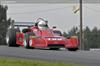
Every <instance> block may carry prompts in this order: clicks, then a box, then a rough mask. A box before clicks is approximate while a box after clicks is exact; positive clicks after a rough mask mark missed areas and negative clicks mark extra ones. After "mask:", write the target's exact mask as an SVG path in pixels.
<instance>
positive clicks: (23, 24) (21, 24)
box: [13, 22, 35, 27]
mask: <svg viewBox="0 0 100 66" xmlns="http://www.w3.org/2000/svg"><path fill="white" fill-rule="evenodd" d="M13 25H14V26H19V27H31V26H33V25H35V22H14V24H13Z"/></svg>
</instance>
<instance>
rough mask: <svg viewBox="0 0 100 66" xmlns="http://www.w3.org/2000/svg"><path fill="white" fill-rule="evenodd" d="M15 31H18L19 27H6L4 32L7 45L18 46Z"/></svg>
mask: <svg viewBox="0 0 100 66" xmlns="http://www.w3.org/2000/svg"><path fill="white" fill-rule="evenodd" d="M16 32H20V30H19V29H8V32H7V34H6V43H7V45H8V46H9V47H18V46H19V45H17V44H16Z"/></svg>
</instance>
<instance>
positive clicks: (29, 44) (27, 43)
mask: <svg viewBox="0 0 100 66" xmlns="http://www.w3.org/2000/svg"><path fill="white" fill-rule="evenodd" d="M30 36H34V33H33V32H27V33H25V38H24V47H25V48H27V49H33V48H34V47H32V39H30Z"/></svg>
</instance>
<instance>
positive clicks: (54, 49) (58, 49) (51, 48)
mask: <svg viewBox="0 0 100 66" xmlns="http://www.w3.org/2000/svg"><path fill="white" fill-rule="evenodd" d="M49 49H50V50H59V49H60V48H49Z"/></svg>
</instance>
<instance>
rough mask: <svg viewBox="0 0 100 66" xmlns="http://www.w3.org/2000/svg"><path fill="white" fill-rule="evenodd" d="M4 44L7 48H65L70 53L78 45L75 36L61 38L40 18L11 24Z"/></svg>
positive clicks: (60, 35) (58, 33) (59, 34)
mask: <svg viewBox="0 0 100 66" xmlns="http://www.w3.org/2000/svg"><path fill="white" fill-rule="evenodd" d="M23 27H26V28H23ZM6 43H7V45H8V46H9V47H18V46H23V47H25V48H49V49H54V50H58V49H60V48H66V49H68V50H70V51H76V50H77V49H78V45H79V42H78V38H77V37H76V36H72V37H70V38H66V37H63V36H62V34H61V32H60V31H59V30H53V29H51V28H49V26H48V21H46V20H44V19H42V18H39V19H37V21H36V22H12V23H11V25H10V27H9V28H8V31H7V34H6Z"/></svg>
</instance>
